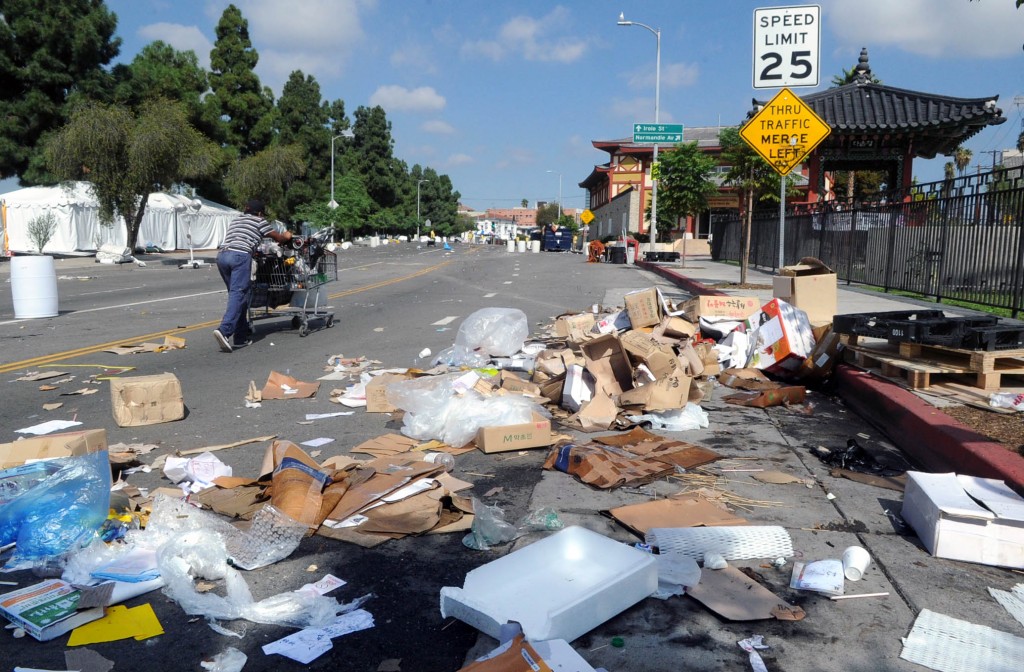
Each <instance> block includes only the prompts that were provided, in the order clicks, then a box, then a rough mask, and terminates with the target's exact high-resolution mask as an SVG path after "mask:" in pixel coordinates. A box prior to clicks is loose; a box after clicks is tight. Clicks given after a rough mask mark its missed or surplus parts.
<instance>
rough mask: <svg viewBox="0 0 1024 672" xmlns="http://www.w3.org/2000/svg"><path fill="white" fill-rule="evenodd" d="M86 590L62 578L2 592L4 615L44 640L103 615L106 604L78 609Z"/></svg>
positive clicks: (2, 613)
mask: <svg viewBox="0 0 1024 672" xmlns="http://www.w3.org/2000/svg"><path fill="white" fill-rule="evenodd" d="M81 597H82V591H81V590H79V589H77V588H75V587H74V586H72V585H71V584H70V583H67V582H65V581H61V580H60V579H47V580H45V581H43V582H42V583H37V584H35V585H32V586H26V587H24V588H19V589H18V590H14V591H12V592H9V593H4V594H3V595H0V615H2V616H3V617H4V618H6V619H7V620H8V621H10V622H11V623H14V624H15V625H17V626H18V627H20V628H22V629H23V630H24V631H25V632H27V633H28V634H30V635H32V636H33V637H35V638H36V639H38V640H39V641H41V642H46V641H49V640H51V639H54V638H56V637H60V636H61V635H63V634H65V633H67V632H70V631H71V630H74V629H75V628H77V627H78V626H80V625H84V624H85V623H89V622H90V621H95V620H97V619H99V618H103V614H104V609H103V607H102V606H98V607H93V608H91V609H81V610H80V609H78V603H79V600H80V599H81Z"/></svg>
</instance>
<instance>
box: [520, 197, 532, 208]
mask: <svg viewBox="0 0 1024 672" xmlns="http://www.w3.org/2000/svg"><path fill="white" fill-rule="evenodd" d="M529 205H530V202H529V201H528V200H526V199H525V198H524V199H523V200H521V201H519V207H520V208H525V207H528V206H529Z"/></svg>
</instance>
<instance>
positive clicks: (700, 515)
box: [601, 495, 749, 539]
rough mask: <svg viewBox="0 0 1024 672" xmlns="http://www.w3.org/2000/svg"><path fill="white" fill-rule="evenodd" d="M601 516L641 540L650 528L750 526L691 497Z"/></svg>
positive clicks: (701, 498)
mask: <svg viewBox="0 0 1024 672" xmlns="http://www.w3.org/2000/svg"><path fill="white" fill-rule="evenodd" d="M601 513H603V514H605V515H608V516H610V517H612V518H614V519H615V520H616V521H618V523H619V524H620V525H622V526H623V527H625V528H626V529H627V530H629V531H630V532H632V533H633V534H636V535H637V536H639V537H640V538H641V539H643V538H644V536H645V535H646V534H647V531H648V530H650V529H652V528H666V527H710V526H719V525H748V524H749V523H748V522H747V521H746V520H745V519H743V518H740V517H739V516H736V515H734V514H733V513H731V512H729V511H726V510H725V509H723V508H722V507H720V506H718V505H717V504H714V503H713V502H711V501H709V500H707V499H705V498H703V497H698V496H694V495H689V496H677V497H670V498H668V499H656V500H653V501H650V502H642V503H640V504H629V505H627V506H619V507H616V508H614V509H610V510H608V511H602V512H601Z"/></svg>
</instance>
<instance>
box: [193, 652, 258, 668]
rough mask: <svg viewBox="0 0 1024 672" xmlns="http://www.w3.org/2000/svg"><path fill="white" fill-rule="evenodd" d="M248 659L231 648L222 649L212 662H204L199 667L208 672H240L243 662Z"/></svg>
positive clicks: (243, 665)
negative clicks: (208, 671)
mask: <svg viewBox="0 0 1024 672" xmlns="http://www.w3.org/2000/svg"><path fill="white" fill-rule="evenodd" d="M247 660H249V657H248V656H246V655H245V654H244V653H242V652H241V651H239V650H238V649H236V648H235V647H233V646H229V647H228V648H226V649H224V650H223V651H221V652H220V653H218V654H217V655H216V656H214V657H213V659H212V660H204V661H203V662H201V663H199V665H200V667H202V668H203V669H204V670H210V672H242V668H243V667H245V662H246V661H247Z"/></svg>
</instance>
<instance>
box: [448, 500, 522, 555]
mask: <svg viewBox="0 0 1024 672" xmlns="http://www.w3.org/2000/svg"><path fill="white" fill-rule="evenodd" d="M518 536H519V531H518V530H517V529H516V528H515V526H514V525H511V524H510V523H508V522H506V521H505V512H504V511H502V510H501V509H500V508H498V507H497V506H487V505H486V504H484V503H483V502H481V501H480V500H479V499H476V498H475V497H474V498H473V527H472V530H471V531H470V533H469V534H467V535H466V536H465V537H463V538H462V544H463V546H466V547H467V548H472V549H473V550H474V551H487V550H490V548H491V546H494V545H495V544H504V543H507V542H510V541H512V540H514V539H515V538H516V537H518Z"/></svg>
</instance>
